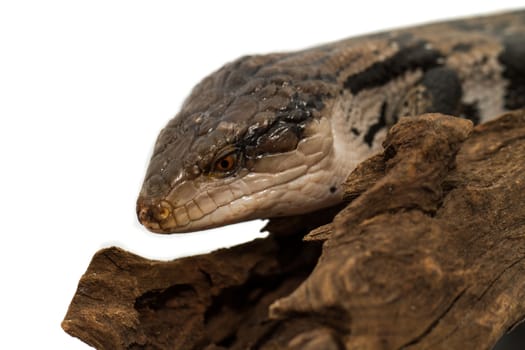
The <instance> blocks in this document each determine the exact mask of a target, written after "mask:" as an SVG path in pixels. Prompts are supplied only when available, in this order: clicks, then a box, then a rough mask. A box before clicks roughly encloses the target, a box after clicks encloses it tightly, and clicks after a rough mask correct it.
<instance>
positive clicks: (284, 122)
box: [137, 10, 525, 233]
mask: <svg viewBox="0 0 525 350" xmlns="http://www.w3.org/2000/svg"><path fill="white" fill-rule="evenodd" d="M524 106H525V11H523V10H522V11H516V12H512V13H506V14H500V15H493V16H487V17H478V18H471V19H463V20H456V21H451V22H443V23H435V24H429V25H423V26H418V27H413V28H407V29H397V30H392V31H389V32H383V33H377V34H372V35H368V36H362V37H356V38H351V39H347V40H343V41H338V42H335V43H330V44H326V45H322V46H318V47H314V48H310V49H306V50H302V51H298V52H291V53H277V54H268V55H256V56H245V57H241V58H239V59H238V60H236V61H233V62H231V63H229V64H226V65H225V66H224V67H222V68H221V69H219V70H218V71H216V72H214V73H212V74H211V75H210V76H208V77H206V78H205V79H204V80H202V81H201V82H200V83H199V84H198V85H197V86H195V88H194V89H193V91H192V92H191V94H190V96H189V97H188V98H187V99H186V101H185V102H184V104H183V106H182V108H181V111H180V112H179V113H178V115H177V116H176V117H175V118H173V119H172V120H171V121H170V122H169V123H168V125H167V126H166V127H165V128H164V129H163V130H162V131H161V133H160V135H159V137H158V139H157V142H156V145H155V148H154V152H153V156H152V158H151V162H150V165H149V168H148V171H147V174H146V178H145V181H144V184H143V187H142V190H141V193H140V196H139V199H138V201H137V214H138V217H139V220H140V221H141V223H143V224H144V225H145V226H146V227H147V228H148V229H150V230H152V231H155V232H160V233H173V232H189V231H194V230H200V229H205V228H211V227H216V226H222V225H225V224H229V223H234V222H239V221H244V220H250V219H255V218H270V217H277V216H288V215H295V214H302V213H308V212H311V211H314V210H316V209H320V208H323V207H328V206H331V205H335V204H338V203H339V202H340V201H341V200H342V190H341V186H340V184H341V183H342V182H343V181H344V180H345V178H346V177H347V176H348V174H349V173H350V172H351V171H352V170H353V169H354V168H355V166H356V165H357V164H358V163H359V162H361V161H362V160H364V159H366V158H367V157H369V156H370V155H372V154H374V153H376V152H377V151H379V150H380V146H381V142H382V140H383V138H384V136H385V134H386V132H387V130H388V128H389V127H390V126H391V125H393V124H394V123H395V122H396V121H397V120H398V119H399V118H400V117H402V116H413V115H417V114H421V113H425V112H440V113H444V114H452V115H457V116H461V117H464V118H468V119H471V120H472V121H473V122H475V123H479V122H483V121H485V120H487V119H488V118H490V117H494V116H497V115H498V114H500V113H501V112H503V111H506V110H511V109H516V108H522V107H524Z"/></svg>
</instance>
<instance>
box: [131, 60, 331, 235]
mask: <svg viewBox="0 0 525 350" xmlns="http://www.w3.org/2000/svg"><path fill="white" fill-rule="evenodd" d="M281 57H282V55H266V56H251V57H244V58H241V59H239V60H237V61H235V62H233V63H230V64H228V65H226V66H225V67H223V68H221V69H220V70H218V71H217V72H215V73H213V74H212V75H210V76H209V77H207V78H205V79H204V80H203V81H202V82H201V83H199V84H198V85H197V86H196V87H195V88H194V89H193V91H192V93H191V94H190V96H189V97H188V98H187V99H186V101H185V102H184V103H183V106H182V108H181V111H180V112H179V113H178V115H177V116H175V118H173V119H172V120H171V121H169V123H168V124H167V126H166V127H165V128H164V129H163V130H162V131H161V132H160V134H159V136H158V139H157V141H156V144H155V147H154V151H153V155H152V157H151V161H150V164H149V167H148V170H147V172H146V176H145V180H144V184H143V186H142V190H141V192H140V195H139V198H138V200H137V215H138V218H139V221H140V222H141V223H142V224H143V225H144V226H146V228H148V229H149V230H151V231H154V232H159V233H176V232H190V231H195V230H201V229H206V228H212V227H216V226H222V225H226V224H230V223H236V222H240V221H245V220H251V219H255V218H271V217H276V216H284V215H293V214H299V213H304V212H309V211H312V210H315V209H318V208H321V207H326V206H328V205H330V204H333V203H334V202H337V201H339V200H340V196H338V193H334V192H336V191H335V190H334V188H333V186H334V184H335V182H334V181H332V177H333V169H332V166H331V165H330V166H329V165H328V164H327V163H328V162H330V161H331V158H332V157H330V154H331V152H332V136H331V135H332V133H331V127H330V123H329V120H328V119H327V118H326V117H324V113H325V112H326V110H327V109H328V108H329V103H327V102H326V100H327V99H326V97H327V96H329V95H330V94H331V93H332V90H331V85H329V84H327V83H326V82H325V81H322V80H315V79H313V78H309V77H308V79H306V78H305V77H304V74H303V76H302V78H301V79H298V78H297V77H298V76H301V74H300V73H301V72H300V69H298V68H295V67H289V69H285V68H283V67H280V66H279V65H278V64H277V63H276V62H278V61H279V60H280V59H281ZM278 67H280V68H279V69H278ZM331 172H332V174H331Z"/></svg>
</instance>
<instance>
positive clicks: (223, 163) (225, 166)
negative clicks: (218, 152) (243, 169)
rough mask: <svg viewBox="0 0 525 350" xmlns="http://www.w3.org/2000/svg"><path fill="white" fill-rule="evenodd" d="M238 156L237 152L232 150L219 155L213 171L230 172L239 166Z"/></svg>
mask: <svg viewBox="0 0 525 350" xmlns="http://www.w3.org/2000/svg"><path fill="white" fill-rule="evenodd" d="M237 161H238V156H237V153H236V152H231V153H228V154H226V155H225V156H222V157H219V158H218V159H217V160H216V161H215V163H214V164H213V172H215V173H219V174H221V173H222V174H227V173H230V172H231V171H232V170H234V169H235V168H236V167H237Z"/></svg>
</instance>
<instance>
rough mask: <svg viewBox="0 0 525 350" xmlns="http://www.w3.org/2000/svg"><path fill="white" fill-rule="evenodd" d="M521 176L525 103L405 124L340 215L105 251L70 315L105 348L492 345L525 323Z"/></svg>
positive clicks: (371, 163) (350, 191)
mask: <svg viewBox="0 0 525 350" xmlns="http://www.w3.org/2000/svg"><path fill="white" fill-rule="evenodd" d="M456 153H457V156H456ZM524 174H525V113H524V112H523V111H518V112H514V113H509V114H507V115H505V116H503V117H501V118H499V119H497V120H495V121H492V122H489V123H487V124H484V125H480V126H477V127H476V128H474V130H473V131H472V126H471V125H470V123H469V122H468V121H465V120H461V119H457V118H451V117H446V116H441V115H426V116H421V117H418V118H407V119H403V120H401V121H400V123H398V125H396V126H395V127H393V128H392V129H391V131H390V132H389V135H388V137H387V140H386V141H385V152H384V153H383V154H381V155H378V156H375V157H372V158H371V159H370V160H368V161H365V162H364V163H362V164H361V165H360V166H359V167H358V168H357V169H356V171H354V173H353V174H352V175H351V176H350V177H349V179H348V181H347V182H346V184H345V186H346V189H347V197H346V198H347V200H348V201H350V203H349V204H348V205H347V206H346V208H345V209H343V210H342V211H340V212H339V213H338V214H337V215H336V216H335V218H334V219H333V222H332V223H330V221H331V220H332V216H333V214H334V212H330V211H325V212H324V213H323V214H322V215H321V214H319V215H318V216H316V215H313V214H312V215H309V216H307V217H302V218H300V219H299V220H295V221H290V220H292V219H288V220H277V221H275V220H274V221H272V223H271V224H270V226H269V227H270V228H271V230H273V231H274V232H279V233H280V234H279V235H277V234H271V235H270V236H269V237H268V238H266V239H259V240H256V241H254V242H251V243H247V244H245V245H242V246H238V247H233V248H230V249H223V250H219V251H217V252H213V253H210V254H206V255H201V256H195V257H188V258H183V259H178V260H174V261H169V262H160V261H151V260H146V259H143V258H140V257H137V256H135V255H132V254H130V253H128V252H125V251H122V250H120V249H118V248H110V249H106V250H102V251H101V252H99V253H97V254H96V255H95V256H94V258H93V261H92V262H91V264H90V266H89V268H88V271H87V272H86V274H85V275H84V276H83V277H82V279H81V281H80V282H79V287H78V290H77V293H76V295H75V297H74V298H73V300H72V302H71V305H70V308H69V310H68V312H67V314H66V317H65V320H64V321H63V324H62V326H63V328H64V329H65V330H66V331H67V332H68V333H70V334H71V335H73V336H77V337H79V338H80V339H82V340H83V341H85V342H86V343H88V344H90V345H92V346H95V347H97V348H99V349H209V350H211V349H345V348H346V349H456V348H468V349H471V348H472V349H490V348H491V347H492V346H493V345H494V344H495V343H496V341H497V340H498V339H499V338H500V337H501V336H502V335H503V334H504V333H505V332H506V331H507V330H509V329H510V328H512V327H513V326H515V325H516V324H518V322H519V321H520V320H522V319H524V318H525V302H523V300H525V204H524V203H525V175H524ZM327 213H328V214H327ZM290 222H293V223H294V225H290ZM298 223H301V225H300V227H298V226H297V224H298ZM314 227H317V228H315V229H314V230H313V231H312V232H311V233H310V234H309V235H308V236H307V237H306V239H309V240H310V241H317V242H304V241H302V237H303V235H304V234H305V233H306V232H305V230H306V229H312V228H314ZM283 232H286V233H287V234H286V235H283V234H282V233H283ZM322 242H324V243H322ZM321 243H322V244H323V247H322V254H321V253H320V244H321ZM319 255H321V256H320V257H319ZM312 270H313V271H312ZM268 310H270V312H269V313H268Z"/></svg>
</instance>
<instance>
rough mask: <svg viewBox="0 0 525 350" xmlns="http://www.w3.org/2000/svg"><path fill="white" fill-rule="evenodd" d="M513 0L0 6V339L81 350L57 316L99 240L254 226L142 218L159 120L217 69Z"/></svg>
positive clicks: (142, 249) (217, 236)
mask: <svg viewBox="0 0 525 350" xmlns="http://www.w3.org/2000/svg"><path fill="white" fill-rule="evenodd" d="M520 3H522V1H503V0H500V1H497V2H496V1H476V2H468V1H416V2H410V1H400V0H397V1H385V2H384V3H380V2H376V1H347V2H343V1H341V2H339V3H338V2H335V1H327V0H324V1H318V2H307V1H296V2H285V1H284V0H281V1H269V0H266V1H258V2H248V1H245V2H242V3H241V2H227V1H209V2H197V1H194V2H193V3H192V5H187V4H186V5H183V4H182V1H181V2H177V1H171V2H167V1H140V2H139V1H130V0H126V1H110V0H104V1H93V0H91V1H82V2H80V1H73V0H67V1H54V0H47V1H20V0H19V1H14V0H13V1H0V118H1V124H0V161H1V171H0V240H1V242H0V249H1V251H0V259H1V265H0V268H1V271H0V272H1V279H0V297H1V298H0V300H1V303H2V309H1V312H0V318H1V321H2V325H1V328H0V329H1V334H2V344H3V345H4V346H6V345H8V344H11V345H9V346H8V347H7V348H10V349H87V348H88V346H86V345H85V344H83V343H81V342H80V341H78V340H77V339H74V338H71V337H69V336H68V335H66V334H65V333H64V332H63V331H62V330H61V328H60V322H61V321H62V319H63V317H64V315H65V312H66V310H67V306H68V304H69V302H70V300H71V297H72V296H73V294H74V292H75V289H76V285H77V282H78V279H79V278H80V276H81V275H82V273H83V272H84V271H85V269H86V267H87V266H88V264H89V261H90V259H91V256H92V255H93V254H94V253H95V252H96V251H97V250H99V249H100V248H103V247H108V246H111V245H118V246H120V247H123V248H125V249H128V250H131V251H132V252H135V253H138V254H140V255H143V256H146V257H149V258H158V259H169V258H175V257H180V256H183V255H189V254H194V253H201V252H207V251H210V250H213V249H215V248H217V247H221V246H230V245H233V244H236V243H239V242H242V241H246V240H251V239H253V237H255V236H257V235H260V234H258V230H259V229H260V228H261V227H262V225H263V223H262V222H261V221H256V222H251V223H247V224H242V225H237V226H232V227H228V228H225V229H219V230H213V231H209V232H202V233H195V234H190V235H174V236H158V235H154V234H151V233H148V232H147V231H145V230H144V229H143V228H142V227H141V226H140V225H139V224H138V223H137V221H136V217H135V199H136V196H137V193H138V191H139V188H140V185H141V181H142V177H143V175H144V171H145V167H146V165H147V161H148V159H149V156H150V152H151V150H152V146H153V142H154V140H155V137H156V135H157V133H158V131H159V130H160V129H161V128H162V127H163V125H164V124H165V123H166V122H167V121H168V120H169V119H170V118H171V117H172V116H173V115H174V114H175V113H176V112H177V110H178V108H179V106H180V104H181V103H182V100H183V99H184V98H185V97H186V96H187V94H188V93H189V91H190V89H191V88H192V86H193V85H194V84H195V83H197V82H198V81H199V80H200V79H201V78H202V77H204V76H205V75H207V74H208V73H210V72H211V71H212V70H215V69H216V68H218V67H219V66H221V65H222V64H224V63H225V62H227V61H230V60H232V59H235V58H237V57H238V56H240V55H244V54H248V53H265V52H271V51H279V50H293V49H299V48H303V47H305V46H311V45H314V44H318V43H323V42H326V41H332V40H335V39H339V38H343V37H347V36H352V35H355V34H361V33H366V32H370V31H376V30H379V29H386V28H390V27H395V26H402V25H410V24H415V23H420V22H425V21H428V20H434V19H446V18H451V17H457V16H464V15H472V14H477V13H486V12H491V11H499V10H504V9H511V8H517V7H519V6H520V5H522V6H523V4H520ZM343 4H344V5H343ZM15 344H16V345H15Z"/></svg>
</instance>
